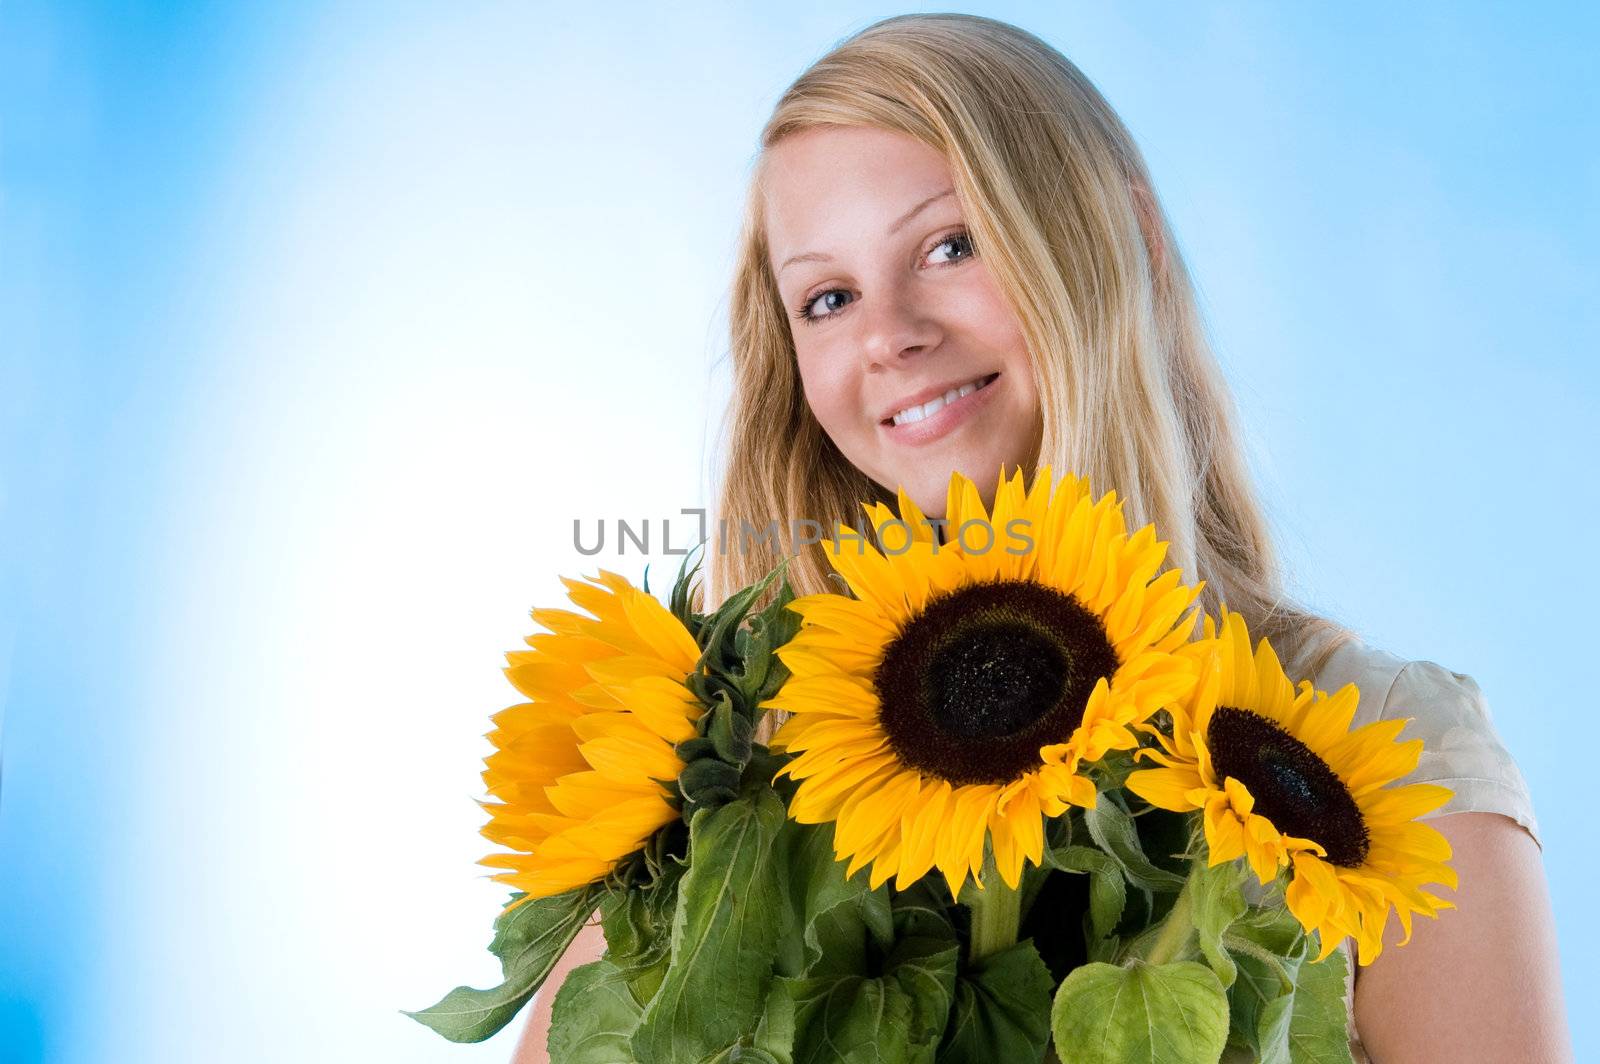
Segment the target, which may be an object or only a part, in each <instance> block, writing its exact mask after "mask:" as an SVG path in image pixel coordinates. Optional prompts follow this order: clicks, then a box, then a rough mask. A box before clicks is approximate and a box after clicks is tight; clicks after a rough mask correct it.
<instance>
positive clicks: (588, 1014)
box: [548, 958, 640, 1064]
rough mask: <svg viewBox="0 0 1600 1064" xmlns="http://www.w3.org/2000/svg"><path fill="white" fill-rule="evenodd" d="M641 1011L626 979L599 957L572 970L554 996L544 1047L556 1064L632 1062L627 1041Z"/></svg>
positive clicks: (615, 968)
mask: <svg viewBox="0 0 1600 1064" xmlns="http://www.w3.org/2000/svg"><path fill="white" fill-rule="evenodd" d="M639 1016H640V1008H639V1005H638V1003H637V1002H636V1001H634V998H633V994H632V993H631V992H630V991H629V989H628V980H627V976H626V975H625V974H624V973H623V972H622V971H621V970H619V969H618V968H617V966H616V965H614V964H612V963H611V961H610V960H607V959H604V958H602V959H601V960H598V961H595V962H594V963H593V964H585V965H583V966H582V967H581V968H574V969H573V970H572V971H571V972H570V973H569V974H568V975H567V978H566V979H565V981H563V982H562V984H561V989H560V990H559V991H558V992H557V993H556V1000H555V1005H554V1007H553V1009H552V1011H551V1018H550V1038H549V1041H548V1049H549V1053H550V1059H551V1060H559V1061H561V1064H617V1062H618V1061H625V1060H629V1059H631V1052H632V1051H631V1049H630V1047H629V1038H630V1036H631V1035H632V1034H633V1031H634V1028H636V1027H637V1026H638V1025H639Z"/></svg>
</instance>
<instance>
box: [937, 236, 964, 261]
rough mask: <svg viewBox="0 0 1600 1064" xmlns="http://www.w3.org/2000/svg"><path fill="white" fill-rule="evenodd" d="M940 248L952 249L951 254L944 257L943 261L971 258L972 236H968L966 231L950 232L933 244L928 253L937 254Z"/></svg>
mask: <svg viewBox="0 0 1600 1064" xmlns="http://www.w3.org/2000/svg"><path fill="white" fill-rule="evenodd" d="M941 248H951V249H954V250H953V251H952V252H951V254H950V255H949V256H948V257H946V258H945V260H944V261H945V262H952V261H955V260H957V259H964V258H971V257H972V254H973V251H972V237H970V236H968V235H967V234H966V233H951V234H950V235H949V236H947V237H945V238H944V239H943V240H941V241H939V242H938V243H937V244H935V245H933V248H932V249H931V250H930V251H929V252H928V254H929V255H934V254H937V253H938V252H939V250H940V249H941Z"/></svg>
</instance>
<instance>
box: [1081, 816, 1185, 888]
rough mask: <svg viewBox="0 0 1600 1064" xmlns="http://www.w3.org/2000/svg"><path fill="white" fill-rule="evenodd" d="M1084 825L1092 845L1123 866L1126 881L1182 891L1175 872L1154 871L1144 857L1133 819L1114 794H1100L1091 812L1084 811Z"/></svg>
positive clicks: (1179, 878)
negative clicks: (1092, 841) (1092, 840)
mask: <svg viewBox="0 0 1600 1064" xmlns="http://www.w3.org/2000/svg"><path fill="white" fill-rule="evenodd" d="M1083 823H1084V826H1085V827H1087V828H1088V829H1089V834H1090V836H1091V837H1092V838H1093V839H1094V841H1095V845H1097V846H1099V847H1100V848H1101V849H1102V850H1104V851H1105V852H1106V853H1108V854H1110V855H1111V856H1112V857H1114V858H1116V860H1117V863H1118V864H1120V865H1122V871H1123V874H1124V875H1126V876H1127V877H1128V881H1129V882H1130V883H1133V884H1134V885H1135V886H1138V887H1140V888H1142V889H1144V890H1152V891H1166V892H1172V891H1178V890H1182V889H1183V877H1182V876H1180V875H1178V874H1177V873H1175V872H1169V871H1167V870H1166V869H1163V868H1157V867H1156V866H1155V864H1153V863H1152V862H1151V860H1150V859H1149V858H1148V857H1146V856H1145V853H1144V847H1143V845H1142V844H1141V843H1140V842H1139V832H1138V830H1137V829H1136V828H1135V827H1134V823H1133V817H1131V816H1129V815H1128V811H1127V810H1126V809H1123V808H1122V807H1121V806H1120V805H1118V804H1117V803H1116V799H1115V796H1114V794H1102V795H1100V798H1099V801H1097V802H1096V803H1095V807H1094V808H1093V809H1085V810H1084V811H1083Z"/></svg>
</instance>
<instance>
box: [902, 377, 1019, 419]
mask: <svg viewBox="0 0 1600 1064" xmlns="http://www.w3.org/2000/svg"><path fill="white" fill-rule="evenodd" d="M998 376H1000V374H998V373H986V374H984V375H983V376H981V377H975V378H973V379H972V380H970V381H967V382H966V383H965V384H960V385H956V386H955V387H952V388H948V389H946V390H945V391H944V392H942V393H937V394H935V395H934V396H933V397H932V398H930V399H928V400H927V401H926V402H921V403H908V404H907V405H906V406H905V407H903V408H902V409H900V410H898V411H896V412H895V413H894V414H893V415H892V416H890V417H886V418H884V419H883V422H882V424H884V425H894V426H895V427H899V426H901V425H910V424H912V423H914V422H917V421H922V420H924V419H926V418H930V417H932V416H933V415H934V414H937V413H938V412H939V411H940V410H942V409H944V408H945V407H946V406H948V405H950V404H951V403H954V402H955V401H956V400H958V399H964V398H966V397H967V396H969V395H971V394H972V393H973V392H976V391H981V390H983V389H984V388H986V387H988V386H989V385H990V384H992V383H993V382H994V379H995V378H996V377H998Z"/></svg>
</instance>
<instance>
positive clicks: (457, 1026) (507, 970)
mask: <svg viewBox="0 0 1600 1064" xmlns="http://www.w3.org/2000/svg"><path fill="white" fill-rule="evenodd" d="M597 896H598V888H596V887H594V886H587V887H580V888H578V889H576V890H569V891H567V892H566V893H564V894H557V895H554V896H552V897H548V898H535V899H534V900H533V901H530V902H525V903H523V904H521V905H517V907H516V908H514V909H513V908H511V906H510V905H507V907H506V909H505V911H503V912H501V914H500V915H499V917H498V918H496V920H495V922H494V929H495V933H494V940H493V941H492V942H490V943H489V952H491V953H493V954H494V955H495V956H496V957H498V958H500V972H501V976H502V979H501V983H500V985H499V986H497V987H494V988H492V989H489V990H475V989H473V988H472V987H470V986H458V987H456V988H455V989H454V990H452V991H450V993H448V994H446V995H445V996H444V998H443V999H442V1000H440V1001H439V1003H438V1004H436V1005H432V1006H430V1007H428V1008H425V1009H423V1010H421V1011H420V1012H407V1013H406V1015H407V1016H410V1017H411V1018H412V1019H414V1020H416V1021H417V1022H418V1023H422V1024H425V1025H427V1026H428V1027H431V1028H433V1029H434V1030H435V1031H437V1032H438V1033H439V1034H441V1035H443V1036H444V1037H445V1038H448V1039H449V1040H450V1041H452V1042H481V1041H483V1040H484V1039H485V1038H488V1037H489V1036H490V1035H492V1034H494V1033H495V1032H496V1031H498V1030H500V1028H502V1027H504V1026H505V1025H506V1024H507V1023H509V1022H511V1018H512V1017H513V1016H515V1015H516V1014H517V1012H518V1010H520V1009H521V1008H522V1006H523V1005H525V1004H527V1001H528V999H529V998H531V997H532V996H533V994H534V991H536V990H538V989H539V987H540V986H541V985H543V983H544V981H545V979H546V977H548V976H549V974H550V970H551V969H552V968H554V967H555V966H556V962H557V961H559V960H560V959H561V955H562V954H563V953H565V952H566V951H567V946H568V945H570V944H571V943H572V940H573V938H575V937H576V936H577V934H578V931H579V929H581V928H582V927H583V924H584V922H585V921H586V920H588V918H589V916H590V914H592V913H593V912H594V910H595V906H596V898H597ZM522 897H523V895H521V894H517V895H514V896H513V897H512V899H511V904H515V903H516V902H517V901H518V900H519V899H521V898H522Z"/></svg>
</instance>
